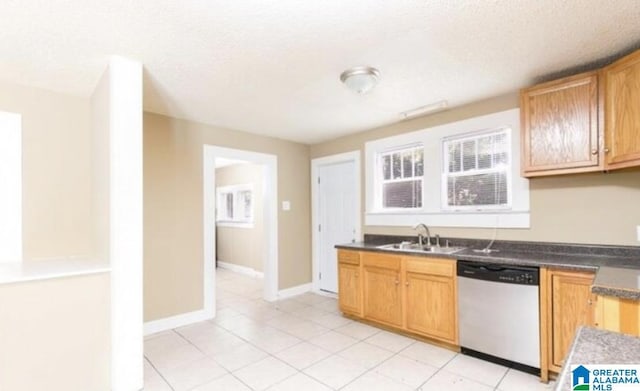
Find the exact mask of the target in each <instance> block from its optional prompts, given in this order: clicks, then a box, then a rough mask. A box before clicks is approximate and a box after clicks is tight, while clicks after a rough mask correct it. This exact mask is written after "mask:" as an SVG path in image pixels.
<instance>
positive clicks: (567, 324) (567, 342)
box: [549, 271, 594, 371]
mask: <svg viewBox="0 0 640 391" xmlns="http://www.w3.org/2000/svg"><path fill="white" fill-rule="evenodd" d="M549 275H550V286H551V324H552V326H551V349H550V350H551V352H550V353H551V357H550V364H551V365H552V369H555V370H556V371H558V370H560V368H561V367H562V364H563V363H564V359H565V356H566V355H567V353H568V352H569V348H570V347H571V343H572V342H573V337H574V336H575V333H576V331H577V329H578V328H579V327H580V326H582V325H593V324H594V309H593V307H592V303H593V299H594V297H593V295H592V293H591V284H592V283H593V276H594V275H593V274H592V273H575V272H559V271H551V272H550V274H549ZM553 366H555V368H554V367H553Z"/></svg>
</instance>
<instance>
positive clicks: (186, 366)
mask: <svg viewBox="0 0 640 391" xmlns="http://www.w3.org/2000/svg"><path fill="white" fill-rule="evenodd" d="M217 289H218V290H217V293H218V295H217V309H218V312H217V316H216V318H215V319H214V320H213V321H207V322H201V323H197V324H194V325H190V326H186V327H181V328H178V329H175V330H171V331H167V332H162V333H158V334H154V335H151V336H148V337H147V338H145V346H144V349H145V362H144V364H145V390H147V391H166V390H174V391H183V390H196V391H234V390H270V391H275V390H279V391H285V390H305V391H314V390H319V391H320V390H348V391H357V390H367V391H375V390H384V391H390V390H398V391H402V390H424V391H436V390H437V391H442V390H446V391H449V390H450V391H457V390H465V391H466V390H479V391H482V390H499V391H512V390H514V391H515V390H518V391H529V390H531V391H534V390H550V389H553V384H542V383H540V382H539V381H538V378H536V377H534V376H531V375H528V374H525V373H522V372H519V371H515V370H512V369H508V368H505V367H503V366H500V365H496V364H492V363H489V362H486V361H482V360H478V359H475V358H472V357H469V356H464V355H461V354H456V353H455V352H452V351H449V350H446V349H442V348H439V347H436V346H433V345H430V344H426V343H423V342H419V341H415V340H413V339H410V338H406V337H404V336H400V335H397V334H393V333H389V332H387V331H383V330H379V329H377V328H374V327H370V326H367V325H364V324H361V323H358V322H354V321H351V320H349V319H346V318H344V317H342V316H341V315H340V312H339V311H338V307H337V303H336V300H335V299H333V298H329V297H325V296H321V295H316V294H312V293H306V294H303V295H300V296H296V297H294V298H289V299H285V300H281V301H278V302H274V303H269V302H266V301H264V300H262V299H261V294H262V281H261V280H258V279H253V278H250V277H246V276H243V275H240V274H236V273H233V272H229V271H227V270H224V269H218V272H217Z"/></svg>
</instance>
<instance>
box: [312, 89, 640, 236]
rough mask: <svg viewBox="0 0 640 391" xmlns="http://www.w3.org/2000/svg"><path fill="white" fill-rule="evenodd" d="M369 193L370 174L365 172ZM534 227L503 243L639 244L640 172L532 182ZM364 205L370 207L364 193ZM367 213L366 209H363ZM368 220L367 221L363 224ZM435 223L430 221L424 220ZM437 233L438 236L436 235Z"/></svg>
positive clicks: (343, 146) (513, 97)
mask: <svg viewBox="0 0 640 391" xmlns="http://www.w3.org/2000/svg"><path fill="white" fill-rule="evenodd" d="M515 107H518V96H517V94H516V93H513V94H508V95H503V96H499V97H496V98H492V99H488V100H484V101H481V102H477V103H473V104H470V105H467V106H463V107H460V108H455V109H452V110H449V111H445V112H442V113H437V114H433V115H430V116H426V117H422V118H416V119H413V120H411V121H406V122H401V123H398V124H395V125H391V126H385V127H381V128H377V129H373V130H370V131H367V132H362V133H358V134H355V135H351V136H347V137H343V138H340V139H337V140H332V141H329V142H326V143H322V144H317V145H313V146H311V152H310V154H311V158H312V159H313V158H317V157H322V156H328V155H333V154H337V153H341V152H346V151H352V150H360V151H361V153H362V156H364V143H365V142H366V141H370V140H375V139H378V138H382V137H388V136H392V135H396V134H400V133H406V132H410V131H415V130H419V129H425V128H429V127H433V126H437V125H442V124H445V123H448V122H454V121H459V120H462V119H467V118H471V117H475V116H479V115H484V114H489V113H493V112H498V111H503V110H508V109H512V108H515ZM362 178H363V179H362V181H363V187H362V188H363V189H364V188H365V187H364V170H363V171H362ZM529 186H530V197H531V228H530V229H501V230H499V233H498V239H503V240H532V241H545V242H572V243H600V244H617V245H634V246H637V245H639V243H638V242H637V241H636V225H640V206H639V204H638V200H640V170H637V169H636V170H630V171H625V172H612V173H609V174H602V173H593V174H583V175H564V176H557V177H546V178H536V179H531V180H530V182H529ZM362 205H365V202H364V194H363V198H362ZM363 208H364V206H363ZM363 221H364V219H363ZM424 222H425V223H426V224H429V220H428V218H427V219H425V221H424ZM434 231H435V232H434ZM363 232H365V233H387V234H399V235H404V234H408V235H413V234H415V232H414V231H413V230H412V229H411V228H410V227H379V226H365V227H364V228H363ZM492 232H493V230H491V229H471V228H436V229H435V230H432V233H434V234H435V233H438V234H440V235H442V236H453V237H469V238H487V239H490V238H491V237H492Z"/></svg>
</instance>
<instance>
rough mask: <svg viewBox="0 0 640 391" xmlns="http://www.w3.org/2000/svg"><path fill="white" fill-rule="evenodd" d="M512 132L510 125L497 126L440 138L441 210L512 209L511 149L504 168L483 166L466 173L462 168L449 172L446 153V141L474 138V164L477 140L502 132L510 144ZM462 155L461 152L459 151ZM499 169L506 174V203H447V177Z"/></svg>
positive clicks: (486, 172) (492, 171)
mask: <svg viewBox="0 0 640 391" xmlns="http://www.w3.org/2000/svg"><path fill="white" fill-rule="evenodd" d="M512 132H513V130H512V129H511V128H510V127H506V126H502V127H498V128H496V129H488V130H487V129H485V130H480V131H475V132H469V133H463V134H458V135H455V136H451V137H444V138H443V139H442V147H441V151H442V159H443V160H442V179H441V181H440V190H441V195H440V200H441V208H442V210H443V211H449V212H456V211H478V212H481V211H508V210H511V209H512V206H513V187H512V183H513V182H512V176H513V173H512V170H511V166H512V164H513V160H514V159H513V150H511V148H509V153H508V155H507V156H508V162H507V164H506V168H505V169H504V170H496V169H495V168H488V169H487V168H485V169H477V168H476V169H474V170H471V171H466V173H468V174H464V173H465V171H464V169H463V170H462V171H460V173H451V172H449V171H448V169H449V153H448V148H447V146H448V143H451V142H459V143H460V144H461V145H462V143H463V142H464V141H469V140H476V165H477V159H478V154H477V140H478V139H480V138H483V137H486V136H489V135H493V136H495V135H498V134H504V135H505V137H506V142H507V145H512V144H511V137H512ZM461 156H462V153H461ZM500 171H504V172H505V174H506V181H507V202H506V204H493V205H453V206H451V205H449V203H448V198H449V197H448V190H449V188H448V186H449V182H448V179H449V178H450V177H452V176H453V177H465V176H472V175H483V174H491V173H495V172H500Z"/></svg>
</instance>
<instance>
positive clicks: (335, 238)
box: [311, 151, 361, 294]
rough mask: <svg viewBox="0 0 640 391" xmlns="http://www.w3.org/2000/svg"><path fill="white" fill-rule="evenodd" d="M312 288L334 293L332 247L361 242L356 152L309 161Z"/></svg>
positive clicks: (334, 267)
mask: <svg viewBox="0 0 640 391" xmlns="http://www.w3.org/2000/svg"><path fill="white" fill-rule="evenodd" d="M311 197H312V200H311V208H312V227H313V229H312V246H313V263H312V285H313V290H314V291H315V292H326V293H330V294H337V293H338V270H337V261H336V249H335V247H334V246H335V245H336V244H343V243H349V242H355V241H357V240H361V217H360V215H361V209H360V204H361V200H360V197H361V195H360V151H353V152H347V153H342V154H339V155H332V156H326V157H322V158H318V159H313V160H312V161H311Z"/></svg>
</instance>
